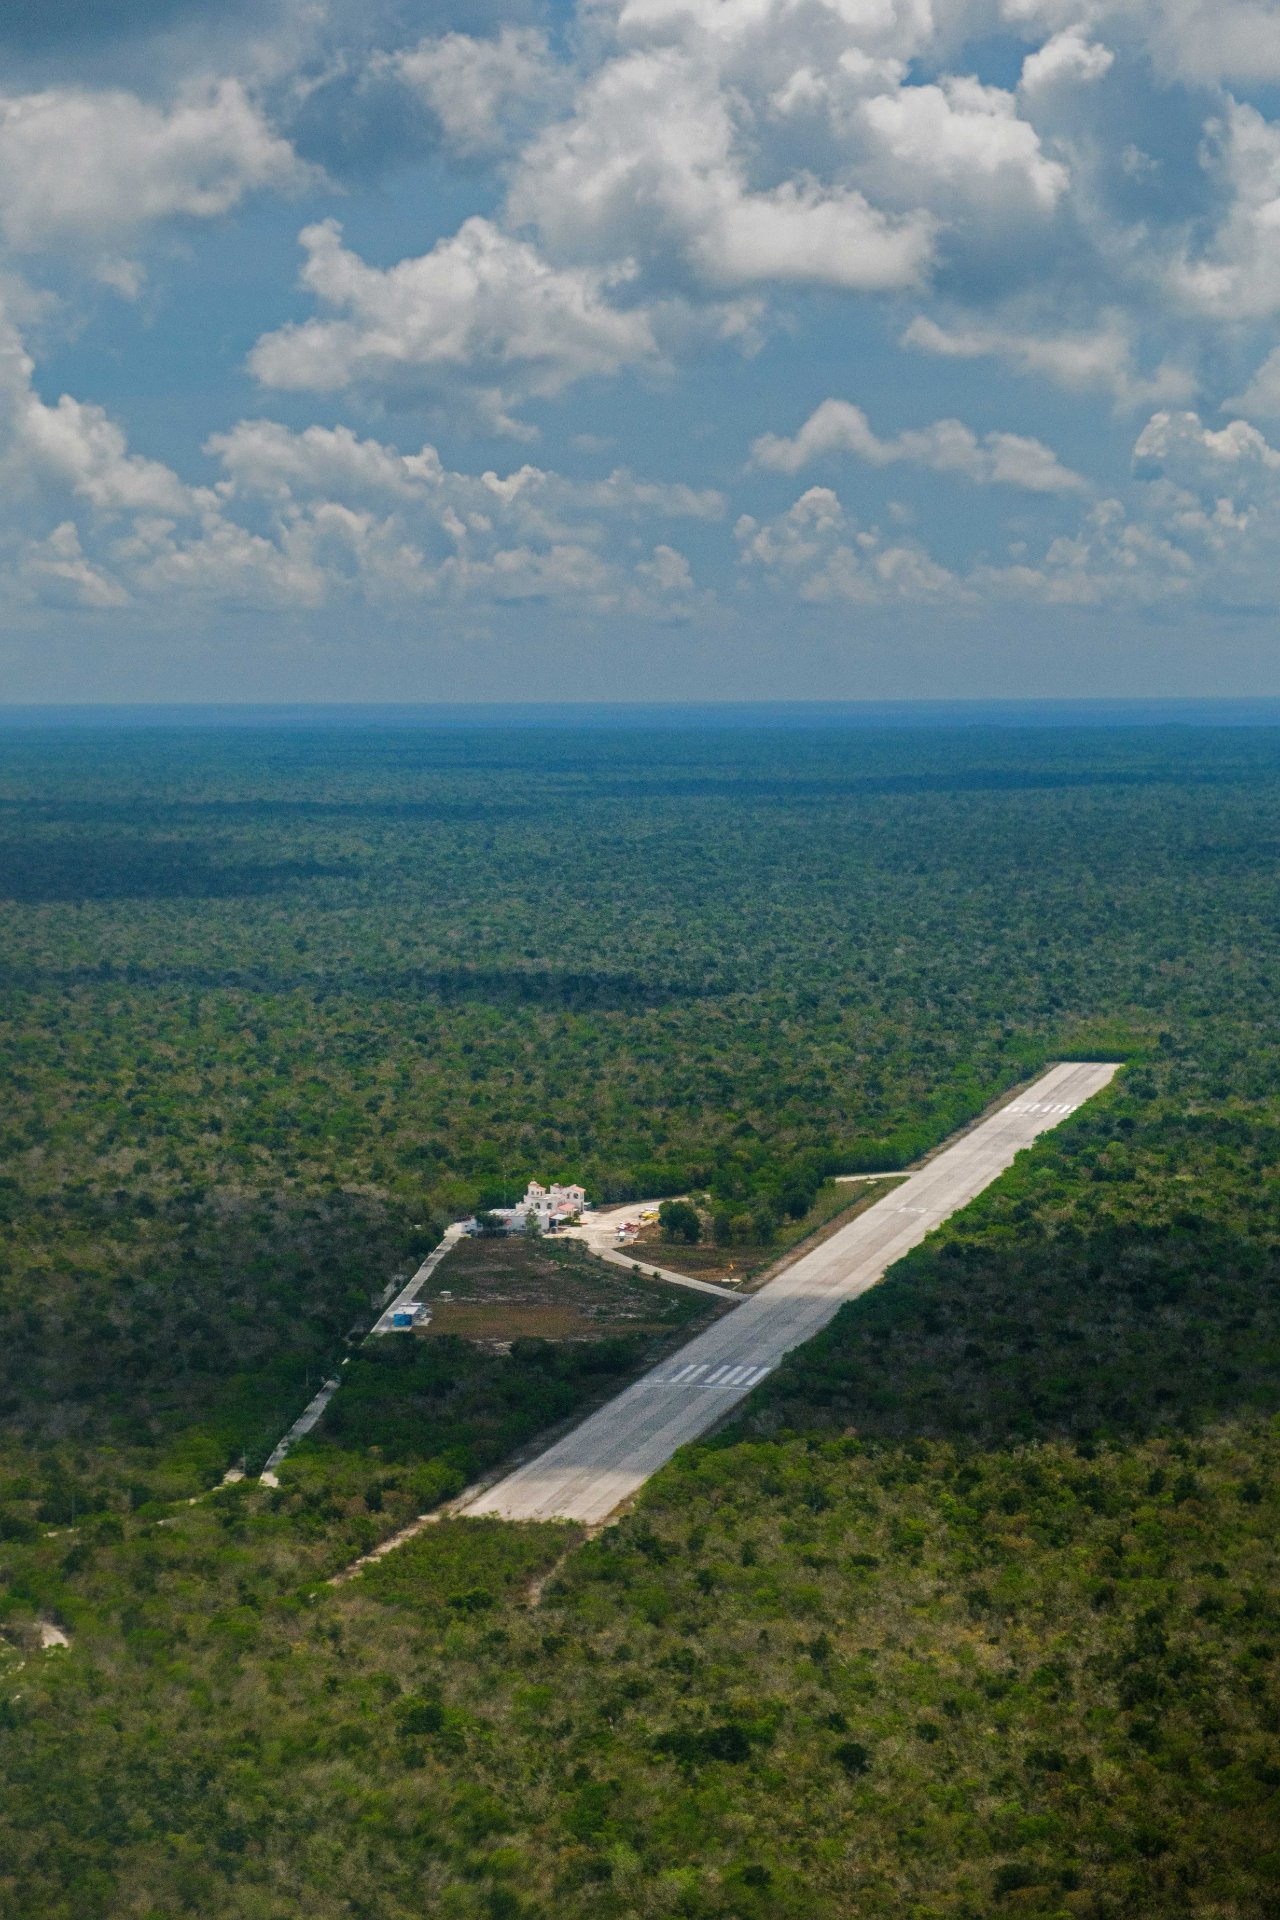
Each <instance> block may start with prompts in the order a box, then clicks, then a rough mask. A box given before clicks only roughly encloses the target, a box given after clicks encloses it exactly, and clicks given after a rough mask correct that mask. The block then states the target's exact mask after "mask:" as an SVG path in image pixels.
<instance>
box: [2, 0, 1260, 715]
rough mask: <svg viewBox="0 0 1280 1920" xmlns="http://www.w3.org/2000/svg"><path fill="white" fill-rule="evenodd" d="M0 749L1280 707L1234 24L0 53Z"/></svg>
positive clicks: (74, 30) (600, 1)
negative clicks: (492, 715) (632, 715)
mask: <svg viewBox="0 0 1280 1920" xmlns="http://www.w3.org/2000/svg"><path fill="white" fill-rule="evenodd" d="M0 63H2V64H0V476H2V478H3V488H2V489H0V658H2V659H3V660H4V663H5V670H4V675H3V695H2V697H4V698H7V699H9V700H23V699H27V700H37V701H47V700H57V699H61V698H65V699H72V700H85V699H89V700H92V699H118V700H139V699H148V698H154V699H176V698H194V699H231V700H237V699H243V700H263V699H300V698H301V699H337V700H352V699H361V698H368V699H377V700H388V699H396V698H405V699H412V700H423V699H426V700H453V699H483V698H502V699H506V698H511V697H513V696H514V697H520V696H522V695H527V696H528V697H532V698H546V699H564V698H603V699H616V698H660V699H680V698H691V699H708V698H716V697H724V698H737V699H742V698H746V699H750V698H756V697H758V698H779V697H796V698H805V697H813V698H824V697H834V698H850V697H854V698H856V697H858V696H860V695H864V696H866V697H870V698H883V697H890V698H892V697H912V696H916V697H947V696H957V695H959V696H963V695H967V694H971V695H975V696H992V695H994V696H1001V695H1014V696H1017V695H1057V696H1081V695H1083V696H1087V695H1092V694H1097V695H1129V694H1162V693H1169V694H1191V695H1194V694H1212V693H1222V694H1237V693H1240V694H1245V693H1269V692H1275V691H1277V690H1280V684H1278V683H1280V672H1278V670H1277V646H1276V641H1277V613H1278V612H1280V571H1278V570H1277V567H1276V563H1275V554H1276V552H1277V551H1278V550H1280V335H1278V334H1277V327H1276V317H1277V314H1278V313H1280V8H1277V7H1276V6H1274V5H1256V4H1252V3H1251V0H1223V4H1220V5H1214V6H1210V5H1204V4H1200V3H1199V0H934V3H933V4H932V5H930V4H929V0H583V3H582V4H581V5H579V6H578V7H568V6H564V5H558V6H556V7H554V8H543V7H539V6H538V5H536V4H535V3H534V0H528V4H526V5H520V6H514V7H513V6H501V7H496V6H487V5H483V4H477V5H475V6H474V7H472V8H469V9H467V8H462V7H458V8H450V9H447V10H446V9H443V8H439V7H428V6H422V5H418V4H415V3H414V0H399V3H398V4H387V5H382V6H379V5H377V4H369V3H368V0H364V4H360V5H357V4H355V0H258V3H257V4H254V5H249V4H248V0H222V3H221V4H216V5H215V4H209V0H205V4H202V5H194V4H190V0H118V4H116V5H113V6H112V7H111V8H110V9H104V8H102V7H101V6H99V5H89V4H87V0H41V4H39V5H36V4H34V0H32V4H29V5H28V4H26V0H21V3H20V4H18V3H16V0H10V4H9V5H8V6H7V7H6V8H5V10H4V15H3V19H0Z"/></svg>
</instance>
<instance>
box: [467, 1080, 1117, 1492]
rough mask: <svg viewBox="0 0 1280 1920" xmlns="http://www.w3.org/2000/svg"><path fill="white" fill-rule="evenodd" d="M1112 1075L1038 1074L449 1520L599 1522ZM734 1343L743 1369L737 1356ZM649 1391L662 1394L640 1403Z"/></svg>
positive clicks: (646, 1398) (1100, 1088) (649, 1395)
mask: <svg viewBox="0 0 1280 1920" xmlns="http://www.w3.org/2000/svg"><path fill="white" fill-rule="evenodd" d="M1116 1071H1117V1067H1116V1065H1115V1064H1113V1063H1110V1062H1097V1063H1092V1062H1069V1063H1065V1064H1063V1065H1061V1066H1057V1067H1051V1068H1050V1069H1049V1071H1048V1072H1047V1073H1044V1074H1042V1075H1041V1077H1040V1079H1039V1080H1037V1081H1036V1083H1035V1085H1034V1086H1033V1087H1029V1088H1028V1089H1027V1090H1026V1092H1025V1093H1023V1094H1021V1095H1019V1096H1018V1098H1017V1099H1015V1100H1012V1101H1010V1102H1009V1103H1008V1105H1007V1106H1004V1107H1001V1108H999V1109H998V1110H997V1111H996V1112H995V1113H992V1114H989V1115H988V1116H987V1118H986V1119H985V1120H983V1121H980V1122H979V1124H978V1125H977V1126H976V1127H974V1128H972V1129H971V1130H970V1131H969V1132H968V1133H963V1134H961V1135H960V1136H959V1137H958V1138H957V1139H955V1140H953V1141H952V1143H951V1145H950V1146H948V1147H945V1148H943V1150H942V1152H941V1153H938V1154H936V1155H935V1156H934V1158H933V1159H932V1160H928V1161H926V1162H925V1164H924V1166H922V1167H919V1168H917V1170H916V1171H915V1172H914V1173H912V1174H909V1175H908V1177H907V1179H906V1180H905V1181H904V1182H903V1184H902V1185H901V1186H900V1187H898V1188H896V1189H895V1190H894V1192H893V1193H891V1194H887V1195H886V1196H885V1198H884V1199H882V1200H877V1201H876V1202H875V1204H874V1205H873V1206H870V1207H868V1208H867V1210H866V1212H865V1213H861V1214H859V1215H858V1216H857V1218H856V1219H854V1220H851V1221H849V1223H848V1224H847V1225H846V1226H843V1227H840V1228H838V1229H837V1231H836V1232H835V1233H833V1234H832V1235H831V1237H830V1239H828V1240H825V1241H823V1242H822V1243H821V1245H819V1246H816V1247H813V1248H811V1249H810V1251H809V1252H808V1253H805V1254H802V1255H801V1257H800V1258H799V1259H798V1260H797V1261H795V1262H794V1264H793V1265H792V1266H790V1267H787V1268H786V1269H784V1271H783V1272H782V1273H780V1274H779V1275H778V1277H777V1279H776V1280H771V1281H770V1282H769V1283H768V1285H767V1286H764V1287H761V1289H760V1291H759V1292H758V1293H754V1294H748V1295H747V1297H746V1298H745V1299H744V1300H743V1301H742V1304H741V1305H740V1306H735V1307H734V1308H733V1310H732V1311H731V1312H729V1313H726V1314H725V1315H724V1316H723V1317H722V1318H721V1319H719V1320H717V1321H716V1322H715V1323H714V1324H713V1325H712V1326H710V1327H707V1328H706V1329H705V1330H704V1331H703V1332H702V1333H700V1334H698V1335H696V1336H695V1338H694V1339H693V1340H692V1341H690V1343H689V1346H688V1347H687V1348H686V1349H685V1355H686V1358H685V1360H684V1364H683V1365H681V1366H679V1367H678V1369H677V1371H676V1372H675V1373H667V1372H665V1371H664V1368H667V1367H670V1366H671V1365H672V1362H671V1361H670V1360H667V1361H664V1362H662V1364H661V1365H660V1366H659V1367H657V1368H655V1369H654V1370H653V1372H651V1373H649V1374H647V1375H646V1376H645V1377H644V1379H642V1380H641V1381H639V1382H637V1383H635V1384H634V1385H633V1386H631V1387H628V1388H627V1389H626V1391H625V1392H623V1393H621V1394H619V1395H618V1396H617V1397H616V1398H615V1399H613V1400H611V1401H609V1402H608V1404H607V1405H605V1406H603V1407H601V1408H600V1409H599V1410H598V1411H597V1412H596V1413H593V1414H592V1415H591V1416H590V1418H589V1419H587V1420H584V1421H583V1423H582V1425H581V1426H580V1427H577V1428H575V1429H574V1431H573V1432H572V1433H568V1434H566V1435H565V1436H564V1438H563V1439H561V1440H558V1441H556V1443H555V1445H554V1446H552V1447H549V1448H548V1449H547V1451H546V1452H545V1453H544V1454H542V1455H541V1456H540V1458H538V1459H537V1460H531V1461H530V1462H529V1463H528V1465H527V1466H523V1467H519V1468H517V1469H516V1471H515V1472H514V1473H510V1474H508V1475H507V1477H506V1478H505V1479H504V1480H500V1481H498V1482H497V1484H496V1485H495V1486H492V1487H490V1488H488V1489H487V1490H486V1491H485V1492H484V1493H480V1494H477V1495H476V1496H475V1497H474V1498H473V1499H472V1500H470V1501H469V1502H468V1503H467V1505H466V1506H465V1507H463V1508H462V1509H461V1511H462V1512H463V1513H464V1514H499V1515H502V1516H503V1517H505V1518H506V1519H508V1520H552V1519H564V1520H579V1521H582V1522H584V1523H585V1524H587V1525H591V1524H593V1523H595V1522H597V1521H601V1520H604V1519H607V1517H608V1516H609V1514H611V1513H612V1512H613V1511H614V1509H615V1508H616V1507H618V1506H620V1505H621V1504H622V1502H623V1501H624V1500H627V1499H629V1498H630V1496H631V1495H632V1494H634V1493H635V1492H636V1491H637V1489H638V1488H640V1487H642V1486H643V1485H644V1483H645V1481H646V1480H647V1479H648V1478H649V1476H650V1474H653V1473H656V1472H657V1471H658V1469H659V1467H662V1466H665V1465H666V1463H667V1461H668V1460H670V1458H671V1456H672V1454H673V1453H674V1452H675V1451H676V1449H677V1448H678V1447H682V1446H684V1445H685V1444H686V1443H687V1442H688V1441H690V1440H696V1439H697V1437H698V1435H699V1434H701V1433H705V1432H706V1430H707V1428H708V1427H710V1426H712V1425H713V1424H714V1423H715V1422H716V1421H718V1420H721V1419H723V1418H724V1416H725V1413H726V1411H728V1409H729V1407H731V1406H732V1404H733V1402H734V1401H736V1400H740V1399H743V1398H744V1397H745V1396H746V1395H747V1394H748V1393H749V1392H750V1391H751V1389H752V1387H754V1386H755V1385H757V1383H758V1382H759V1381H761V1380H763V1379H764V1377H765V1375H766V1374H767V1373H769V1372H770V1371H771V1370H772V1369H773V1368H774V1367H776V1366H778V1364H779V1363H780V1362H781V1361H782V1359H783V1358H784V1357H785V1356H786V1355H787V1354H788V1353H790V1352H791V1351H792V1350H793V1349H794V1348H796V1347H798V1346H801V1345H803V1343H804V1342H805V1341H806V1340H811V1339H812V1338H813V1336H814V1335H815V1334H816V1333H819V1332H821V1330H822V1328H823V1327H825V1326H826V1325H827V1323H828V1322H829V1321H830V1320H831V1319H833V1318H834V1316H835V1314H836V1313H838V1312H839V1310H840V1308H841V1307H842V1306H843V1305H844V1304H845V1302H846V1301H848V1300H855V1299H856V1298H857V1297H858V1295H859V1294H861V1293H865V1292H866V1290H867V1288H868V1287H872V1286H874V1285H875V1283H876V1281H877V1280H879V1279H880V1278H881V1277H882V1275H883V1274H884V1273H885V1272H886V1271H887V1270H888V1268H890V1267H892V1266H893V1265H894V1264H895V1262H896V1261H898V1260H900V1259H901V1258H902V1256H903V1255H904V1254H905V1253H909V1252H910V1251H911V1249H912V1248H913V1247H918V1246H919V1244H920V1242H921V1241H922V1240H923V1239H924V1238H925V1236H926V1234H928V1233H931V1232H932V1231H933V1229H934V1228H935V1227H938V1226H941V1224H942V1222H943V1221H944V1220H947V1219H949V1218H950V1217H951V1215H952V1214H953V1213H957V1212H959V1210H960V1209H961V1208H962V1207H965V1206H967V1205H968V1204H969V1202H970V1200H972V1199H974V1198H975V1196H976V1195H977V1194H979V1193H981V1192H982V1191H983V1189H984V1188H985V1187H988V1186H990V1184H991V1182H992V1181H993V1180H995V1179H997V1178H998V1177H999V1176H1000V1174H1002V1173H1003V1172H1004V1171H1005V1169H1006V1168H1007V1167H1009V1166H1011V1165H1012V1163H1013V1160H1014V1157H1015V1155H1016V1154H1017V1153H1019V1152H1020V1151H1021V1149H1022V1148H1023V1147H1028V1146H1030V1145H1031V1143H1032V1142H1033V1141H1034V1140H1035V1138H1036V1136H1037V1135H1038V1134H1041V1133H1043V1132H1045V1131H1046V1130H1047V1129H1048V1128H1050V1127H1054V1126H1057V1125H1058V1124H1059V1122H1060V1121H1061V1120H1062V1119H1063V1118H1064V1117H1065V1116H1066V1115H1067V1114H1069V1113H1074V1112H1075V1110H1076V1108H1077V1107H1078V1106H1080V1105H1081V1103H1082V1102H1083V1101H1085V1100H1089V1099H1092V1097H1093V1096H1094V1094H1096V1093H1099V1092H1101V1090H1102V1088H1103V1087H1105V1086H1106V1085H1107V1083H1108V1081H1109V1080H1110V1079H1111V1078H1112V1076H1113V1075H1114V1074H1115V1073H1116ZM744 1347H745V1349H746V1350H747V1352H748V1353H749V1354H751V1355H752V1359H751V1361H748V1362H743V1361H740V1360H739V1359H738V1358H737V1356H738V1355H739V1354H740V1353H741V1352H742V1351H743V1349H744ZM708 1369H710V1371H708ZM649 1387H661V1388H663V1389H664V1391H663V1392H661V1393H659V1394H652V1393H649V1392H647V1391H646V1389H647V1388H649ZM708 1388H709V1389H710V1391H709V1392H707V1391H704V1389H708Z"/></svg>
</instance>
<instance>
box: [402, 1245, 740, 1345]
mask: <svg viewBox="0 0 1280 1920" xmlns="http://www.w3.org/2000/svg"><path fill="white" fill-rule="evenodd" d="M442 1293H447V1294H450V1295H451V1296H452V1297H451V1298H450V1299H448V1300H442V1299H441V1297H440V1296H441V1294H442ZM422 1298H423V1300H424V1301H426V1302H427V1304H428V1305H429V1306H430V1308H431V1320H430V1322H429V1324H428V1326H427V1327H426V1329H425V1333H426V1337H427V1338H428V1339H429V1338H431V1337H432V1336H433V1335H440V1334H446V1333H449V1334H457V1335H459V1336H460V1337H461V1338H462V1339H464V1340H477V1341H483V1342H485V1343H490V1342H506V1341H510V1340H520V1339H541V1340H607V1339H609V1338H611V1337H612V1336H614V1335H616V1334H620V1333H652V1334H664V1333H683V1332H684V1331H686V1330H688V1331H692V1330H694V1329H695V1328H697V1327H700V1326H703V1325H705V1324H706V1322H707V1321H709V1320H713V1319H714V1318H715V1317H716V1314H717V1313H718V1312H720V1311H721V1310H722V1309H721V1308H720V1307H719V1304H718V1303H717V1302H716V1301H714V1300H708V1299H707V1297H706V1296H705V1295H699V1294H694V1293H685V1292H683V1291H681V1290H680V1289H678V1288H676V1287H671V1286H665V1285H663V1284H662V1283H661V1282H660V1281H654V1280H645V1279H642V1278H640V1277H639V1276H637V1275H634V1274H630V1273H627V1272H626V1271H624V1270H623V1269H622V1268H620V1267H616V1266H613V1265H612V1264H611V1263H609V1262H608V1261H604V1260H599V1259H597V1258H596V1256H595V1255H594V1254H592V1253H590V1252H589V1251H588V1250H587V1248H586V1247H584V1246H582V1245H581V1244H580V1243H579V1242H578V1241H574V1240H554V1239H542V1240H526V1239H524V1238H522V1237H521V1238H513V1239H505V1238H504V1239H496V1240H484V1239H480V1240H460V1241H459V1242H458V1244H457V1246H456V1247H454V1248H453V1249H452V1250H451V1251H450V1252H449V1253H448V1254H446V1256H445V1258H444V1259H443V1260H442V1261H441V1263H440V1265H439V1266H438V1267H437V1268H436V1270H435V1272H434V1273H433V1274H432V1276H431V1280H430V1282H429V1284H428V1285H427V1287H426V1288H425V1289H424V1291H423V1294H422Z"/></svg>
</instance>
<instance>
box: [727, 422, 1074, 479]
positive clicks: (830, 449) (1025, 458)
mask: <svg viewBox="0 0 1280 1920" xmlns="http://www.w3.org/2000/svg"><path fill="white" fill-rule="evenodd" d="M833 453H849V454H853V455H854V456H855V458H857V459H859V460H866V461H868V462H869V463H870V465H872V466H876V467H887V466H891V465H893V464H894V463H895V462H896V461H907V462H909V463H911V464H913V465H915V466H922V467H931V468H932V469H933V470H934V471H935V472H936V473H954V474H959V475H960V476H962V477H963V478H964V479H966V480H972V481H975V482H976V483H977V484H978V485H979V486H990V485H993V484H994V485H1001V486H1010V487H1021V488H1023V489H1024V490H1025V491H1026V492H1028V493H1081V492H1085V491H1087V489H1088V482H1087V481H1086V480H1084V479H1083V478H1082V476H1081V475H1080V474H1078V473H1073V472H1072V471H1071V470H1070V468H1068V467H1064V466H1063V465H1062V463H1061V461H1060V460H1059V459H1058V457H1057V455H1056V454H1055V453H1053V451H1052V450H1051V449H1050V448H1049V447H1046V446H1045V445H1044V444H1043V442H1042V441H1039V440H1034V439H1030V438H1028V437H1027V436H1026V435H1025V434H1018V433H986V434H983V435H981V436H979V435H978V434H976V433H974V431H973V429H972V428H971V427H967V426H965V424H964V422H963V421H961V420H935V421H934V422H933V423H932V424H931V425H930V426H927V427H909V428H907V429H905V430H904V431H903V432H902V433H899V434H895V435H894V437H893V438H892V439H890V440H883V439H880V438H879V437H878V436H877V435H876V434H875V433H874V432H873V431H872V428H871V425H870V423H869V422H868V420H867V416H866V414H865V413H864V412H863V411H862V408H861V407H855V406H854V405H853V404H852V402H850V401H848V400H824V401H823V402H822V403H821V405H820V406H818V407H816V408H815V409H814V411H813V412H812V413H811V414H810V415H809V418H808V419H807V420H806V421H805V423H804V425H803V426H802V427H801V428H800V431H799V432H798V433H797V434H795V435H794V437H793V438H791V439H785V438H782V437H780V436H779V435H777V434H772V433H766V434H762V435H761V437H760V438H759V439H758V440H757V441H756V442H755V444H754V446H753V447H752V449H751V456H752V459H753V461H754V462H755V464H756V466H758V467H770V468H773V469H774V470H775V471H776V472H779V473H799V471H800V469H801V468H802V467H806V466H809V465H810V464H811V463H812V462H813V461H814V460H818V459H821V458H823V457H824V456H825V455H828V454H833Z"/></svg>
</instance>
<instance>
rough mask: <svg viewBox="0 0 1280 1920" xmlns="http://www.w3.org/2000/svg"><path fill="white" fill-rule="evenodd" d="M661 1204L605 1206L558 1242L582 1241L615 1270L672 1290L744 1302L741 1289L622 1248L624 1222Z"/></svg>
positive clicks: (641, 1202) (561, 1234)
mask: <svg viewBox="0 0 1280 1920" xmlns="http://www.w3.org/2000/svg"><path fill="white" fill-rule="evenodd" d="M659 1205H661V1202H660V1201H657V1200H635V1201H633V1202H632V1204H631V1205H630V1206H627V1207H605V1208H604V1209H603V1210H596V1209H593V1210H592V1212H590V1213H589V1214H587V1215H586V1216H585V1217H584V1219H583V1222H582V1225H581V1226H580V1227H562V1228H561V1229H560V1232H559V1233H558V1234H557V1235H556V1238H557V1239H558V1240H581V1242H582V1244H583V1245H584V1246H586V1247H590V1249H591V1251H592V1253H596V1254H599V1256H600V1258H601V1259H602V1260H608V1261H610V1262H611V1263H612V1264H613V1265H614V1266H615V1267H625V1268H626V1270H627V1272H628V1273H630V1272H631V1271H632V1269H633V1268H634V1267H639V1269H640V1271H641V1273H642V1274H656V1275H657V1276H658V1278H659V1280H666V1281H668V1282H669V1283H670V1284H671V1285H672V1286H673V1287H690V1288H692V1290H693V1292H694V1293H714V1294H718V1295H719V1297H720V1299H721V1300H741V1299H742V1297H743V1296H742V1291H741V1289H740V1288H739V1287H722V1286H718V1285H717V1284H716V1282H715V1281H714V1280H695V1279H694V1277H693V1275H692V1274H691V1273H675V1272H674V1271H673V1270H672V1269H671V1268H670V1267H655V1266H654V1265H653V1262H652V1261H651V1260H647V1259H644V1258H642V1257H641V1256H640V1250H639V1248H638V1247H636V1246H630V1247H625V1246H624V1247H620V1246H619V1245H618V1241H617V1233H618V1228H619V1227H620V1226H621V1224H622V1222H623V1221H624V1220H635V1219H637V1218H638V1217H639V1215H640V1213H641V1212H642V1211H643V1212H648V1211H649V1210H650V1209H651V1208H653V1207H657V1206H659Z"/></svg>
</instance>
